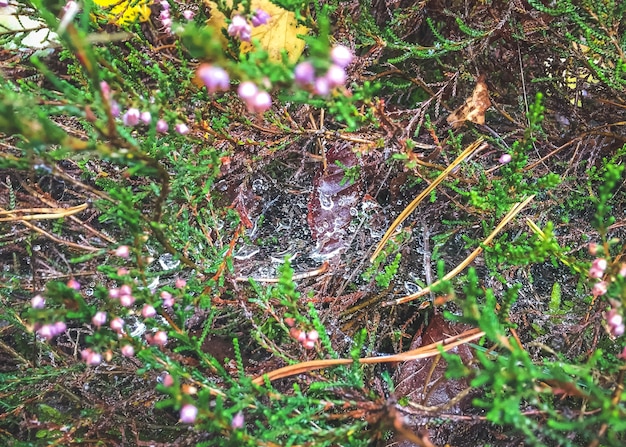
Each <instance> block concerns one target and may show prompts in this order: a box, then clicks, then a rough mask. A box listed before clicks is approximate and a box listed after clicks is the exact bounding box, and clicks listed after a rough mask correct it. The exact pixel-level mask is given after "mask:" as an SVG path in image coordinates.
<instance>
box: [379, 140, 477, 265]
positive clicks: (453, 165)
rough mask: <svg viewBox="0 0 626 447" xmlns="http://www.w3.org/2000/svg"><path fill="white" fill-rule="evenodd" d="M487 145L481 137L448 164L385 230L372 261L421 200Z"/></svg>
mask: <svg viewBox="0 0 626 447" xmlns="http://www.w3.org/2000/svg"><path fill="white" fill-rule="evenodd" d="M485 147H487V143H484V142H483V139H482V138H479V139H478V140H476V141H474V142H473V143H472V144H470V145H469V146H468V147H467V148H466V149H465V150H464V151H463V152H461V154H460V155H459V156H458V157H457V158H456V160H454V161H453V162H452V163H451V164H450V166H448V167H447V168H446V169H444V170H443V171H442V172H441V174H439V176H438V177H437V178H436V179H435V181H433V182H432V183H431V184H430V185H429V186H428V188H426V189H425V190H424V191H422V192H421V193H420V194H419V195H418V196H417V197H416V198H415V199H413V201H412V202H411V203H410V204H409V205H408V206H407V207H406V208H405V209H404V211H402V212H401V213H400V215H399V216H398V217H396V220H394V221H393V223H392V224H391V226H390V227H389V228H388V229H387V231H386V232H385V235H384V236H383V238H382V239H381V240H380V242H378V245H377V246H376V250H374V253H373V254H372V256H371V257H370V262H374V260H375V259H376V258H377V257H378V255H379V254H380V252H381V251H382V249H383V247H384V246H385V244H386V243H387V241H388V240H389V239H390V238H391V235H392V234H393V233H394V231H396V228H398V226H399V225H400V224H401V223H402V222H404V221H405V220H406V218H407V217H409V214H411V213H412V212H413V211H414V210H415V208H417V206H418V205H419V204H420V202H421V201H422V200H424V198H425V197H426V196H428V194H430V192H431V191H432V190H433V189H435V188H436V187H437V186H438V185H439V184H440V183H441V182H442V181H443V180H444V179H445V178H446V177H447V176H448V174H449V173H450V172H452V170H453V169H454V168H456V167H457V166H458V165H459V164H460V163H461V162H462V161H463V160H465V159H466V158H467V157H469V156H470V155H472V153H474V152H477V151H480V150H482V149H484V148H485Z"/></svg>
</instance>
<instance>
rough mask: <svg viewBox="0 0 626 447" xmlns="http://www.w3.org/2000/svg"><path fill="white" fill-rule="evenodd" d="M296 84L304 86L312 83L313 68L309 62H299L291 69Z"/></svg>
mask: <svg viewBox="0 0 626 447" xmlns="http://www.w3.org/2000/svg"><path fill="white" fill-rule="evenodd" d="M293 74H294V78H295V81H296V84H297V85H299V86H301V87H304V86H307V85H310V84H313V81H314V80H315V68H313V64H312V63H311V62H300V63H299V64H298V65H296V68H295V69H294V71H293Z"/></svg>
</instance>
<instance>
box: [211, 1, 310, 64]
mask: <svg viewBox="0 0 626 447" xmlns="http://www.w3.org/2000/svg"><path fill="white" fill-rule="evenodd" d="M206 3H207V5H208V6H209V8H210V10H211V18H210V19H209V20H208V22H207V24H208V25H210V26H213V27H215V28H216V29H224V30H225V29H227V28H228V25H227V23H226V16H225V15H224V14H223V13H222V12H221V11H219V10H218V9H217V5H216V4H215V3H214V2H211V1H207V2H206ZM256 9H262V10H263V11H265V12H267V13H268V14H269V15H270V17H271V18H270V21H269V23H267V24H265V25H261V26H256V27H253V28H252V37H251V40H252V41H254V40H258V41H259V43H260V45H261V48H263V49H264V50H265V51H267V52H268V54H269V57H270V59H271V60H273V61H280V60H282V56H281V54H282V51H283V50H285V51H286V52H287V55H288V56H289V61H290V62H296V61H297V60H298V58H299V57H300V55H301V54H302V51H304V45H305V43H304V40H302V39H299V38H298V37H297V35H298V34H301V35H304V34H307V33H308V32H309V29H308V28H307V27H306V26H304V25H298V22H297V20H296V15H295V14H294V13H293V12H291V11H286V10H284V9H283V8H281V7H280V6H276V5H275V4H273V3H272V2H270V1H269V0H252V2H251V5H250V10H251V11H254V10H256ZM220 37H221V36H220ZM226 44H227V42H226V40H225V39H224V40H223V42H222V45H223V46H224V47H226ZM253 49H254V45H252V44H251V43H248V42H242V43H241V46H240V50H241V51H242V52H243V53H247V52H249V51H252V50H253Z"/></svg>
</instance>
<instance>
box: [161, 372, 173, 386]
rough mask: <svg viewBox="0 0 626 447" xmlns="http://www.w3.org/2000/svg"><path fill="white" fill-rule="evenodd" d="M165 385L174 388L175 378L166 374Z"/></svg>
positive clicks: (164, 377)
mask: <svg viewBox="0 0 626 447" xmlns="http://www.w3.org/2000/svg"><path fill="white" fill-rule="evenodd" d="M163 385H165V386H172V385H174V378H173V377H172V376H171V375H170V374H167V373H166V374H165V375H164V376H163Z"/></svg>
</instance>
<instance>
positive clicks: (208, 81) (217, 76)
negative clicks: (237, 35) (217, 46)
mask: <svg viewBox="0 0 626 447" xmlns="http://www.w3.org/2000/svg"><path fill="white" fill-rule="evenodd" d="M196 75H197V76H198V78H199V79H200V80H201V81H202V82H203V83H204V85H205V87H206V88H207V90H208V92H209V93H216V92H225V91H228V90H229V89H230V77H229V76H228V73H227V72H226V70H224V69H223V68H221V67H217V66H215V65H210V64H202V65H200V66H199V67H198V70H197V71H196ZM237 94H238V95H239V97H240V98H241V99H242V101H243V102H244V103H245V104H246V106H247V107H248V111H250V112H255V113H263V112H266V111H267V110H269V108H270V107H271V106H272V98H271V96H270V94H269V93H267V92H266V91H264V90H260V89H259V88H258V87H257V85H256V84H255V83H254V82H251V81H244V82H242V83H241V84H239V88H238V89H237Z"/></svg>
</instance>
